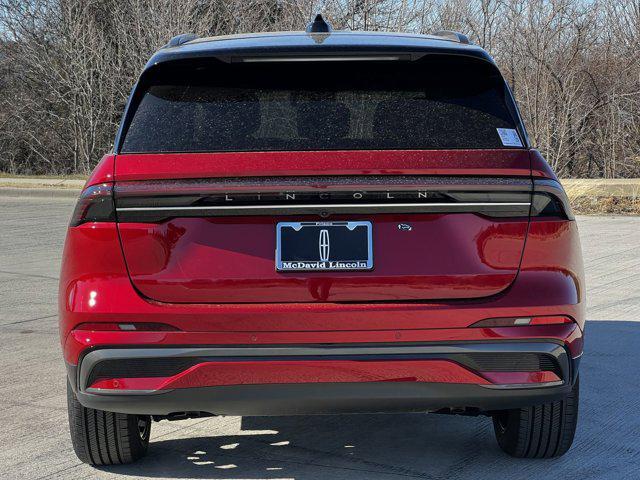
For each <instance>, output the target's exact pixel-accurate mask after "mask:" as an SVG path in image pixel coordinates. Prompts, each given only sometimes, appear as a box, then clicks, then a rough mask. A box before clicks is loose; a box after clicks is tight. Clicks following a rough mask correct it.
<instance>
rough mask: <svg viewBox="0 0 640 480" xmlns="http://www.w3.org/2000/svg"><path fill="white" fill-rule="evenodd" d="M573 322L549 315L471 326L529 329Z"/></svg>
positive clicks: (494, 321) (562, 317) (481, 322)
mask: <svg viewBox="0 0 640 480" xmlns="http://www.w3.org/2000/svg"><path fill="white" fill-rule="evenodd" d="M572 322H573V320H572V319H571V318H569V317H565V316H563V315H549V316H541V317H512V318H487V319H485V320H480V321H479V322H476V323H474V324H473V325H471V326H472V327H484V328H492V327H527V326H531V325H558V324H562V323H572Z"/></svg>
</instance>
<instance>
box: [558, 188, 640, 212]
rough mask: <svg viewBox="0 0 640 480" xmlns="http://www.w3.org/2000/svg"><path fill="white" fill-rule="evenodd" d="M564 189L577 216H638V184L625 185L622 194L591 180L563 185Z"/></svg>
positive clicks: (639, 196)
mask: <svg viewBox="0 0 640 480" xmlns="http://www.w3.org/2000/svg"><path fill="white" fill-rule="evenodd" d="M564 188H565V190H566V192H567V196H568V197H569V201H570V202H571V206H572V208H573V210H574V212H575V213H577V214H582V215H597V214H603V213H608V214H616V215H640V182H638V184H637V185H627V186H626V188H625V191H624V193H622V192H619V191H617V192H614V191H612V190H613V189H611V188H607V186H606V185H603V184H602V183H597V182H594V181H593V180H573V181H571V182H566V183H564Z"/></svg>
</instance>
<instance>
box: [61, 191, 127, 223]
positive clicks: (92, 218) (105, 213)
mask: <svg viewBox="0 0 640 480" xmlns="http://www.w3.org/2000/svg"><path fill="white" fill-rule="evenodd" d="M115 219H116V214H115V207H114V204H113V185H111V184H110V183H101V184H99V185H92V186H90V187H87V188H85V189H84V191H83V192H82V194H80V198H79V199H78V203H77V204H76V208H75V210H74V211H73V215H72V216H71V222H70V226H72V227H77V226H78V225H81V224H83V223H87V222H114V221H115Z"/></svg>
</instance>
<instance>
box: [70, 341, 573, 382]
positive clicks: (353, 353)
mask: <svg viewBox="0 0 640 480" xmlns="http://www.w3.org/2000/svg"><path fill="white" fill-rule="evenodd" d="M479 354H481V355H484V356H485V357H487V358H495V359H499V358H500V356H501V355H506V356H505V357H504V358H505V359H507V360H509V361H511V362H512V361H513V356H514V355H527V354H529V355H530V354H535V355H541V356H549V357H550V360H551V361H553V362H555V364H556V365H557V366H558V367H557V368H558V370H557V372H558V373H559V376H560V378H561V379H563V380H565V381H567V380H568V379H569V378H570V371H569V355H568V354H567V351H566V349H565V348H564V347H563V346H560V345H558V344H556V343H554V342H494V343H453V344H438V345H411V346H406V345H384V346H383V345H381V346H366V347H365V346H362V347H360V346H343V345H336V346H320V345H313V346H302V345H300V346H296V347H277V346H274V347H197V348H183V347H162V348H107V349H97V350H93V351H91V352H89V353H87V354H86V355H85V356H84V357H83V358H82V361H81V362H80V365H79V372H78V375H79V382H78V385H79V387H80V389H81V390H83V389H85V388H86V387H88V386H89V385H91V383H90V378H92V377H94V375H93V371H94V369H95V368H96V367H97V366H98V365H100V363H101V362H109V361H111V362H112V361H124V362H128V361H132V360H143V359H144V360H148V361H156V362H157V361H162V359H165V360H168V359H176V361H180V360H182V361H184V360H185V359H193V361H195V362H196V363H198V362H201V361H203V359H208V360H210V361H213V360H215V361H239V360H243V361H268V360H285V359H286V360H333V359H344V360H351V359H356V360H360V361H366V360H370V361H372V360H386V359H388V360H407V359H413V358H423V359H424V358H442V357H447V358H453V357H454V356H455V357H457V359H458V360H465V357H468V358H466V360H467V362H471V363H473V364H475V365H476V366H477V365H478V363H479V362H485V361H487V358H484V359H481V358H480V357H478V355H479ZM474 357H475V358H474Z"/></svg>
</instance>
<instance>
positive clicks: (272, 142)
mask: <svg viewBox="0 0 640 480" xmlns="http://www.w3.org/2000/svg"><path fill="white" fill-rule="evenodd" d="M214 62H215V64H212V63H211V61H210V62H209V64H208V65H203V64H201V65H198V66H194V65H188V66H187V65H182V66H179V67H178V66H173V67H171V68H169V69H167V68H166V67H165V69H164V70H163V71H162V73H157V74H155V75H152V80H151V81H150V82H149V80H146V81H147V84H146V85H141V86H140V87H139V88H140V89H141V91H140V92H138V93H137V96H136V100H135V104H134V105H133V107H134V108H135V114H134V115H133V117H132V119H131V121H130V124H129V127H128V129H126V134H125V137H124V141H123V143H122V147H121V149H120V151H121V152H123V153H146V152H216V151H266V150H353V149H357V150H385V149H489V148H506V147H505V142H503V140H501V136H500V135H499V134H498V131H499V130H498V129H511V130H513V129H516V123H515V120H514V118H513V116H512V115H511V113H510V110H509V108H508V107H507V102H510V101H511V100H510V97H508V96H507V95H506V90H505V84H504V81H503V79H502V78H501V77H500V74H499V73H498V72H497V70H496V69H495V67H493V66H491V65H489V64H487V63H484V62H479V61H477V60H471V59H463V58H454V59H447V58H446V57H440V58H438V57H436V58H435V59H433V58H427V59H423V60H420V61H416V62H284V63H251V64H250V63H239V64H224V63H221V62H217V61H214ZM501 131H502V132H504V130H501ZM507 132H509V130H507ZM511 133H513V132H511ZM518 142H519V140H518V139H517V137H516V143H518ZM506 143H507V145H508V144H509V142H506ZM511 144H512V142H511Z"/></svg>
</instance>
